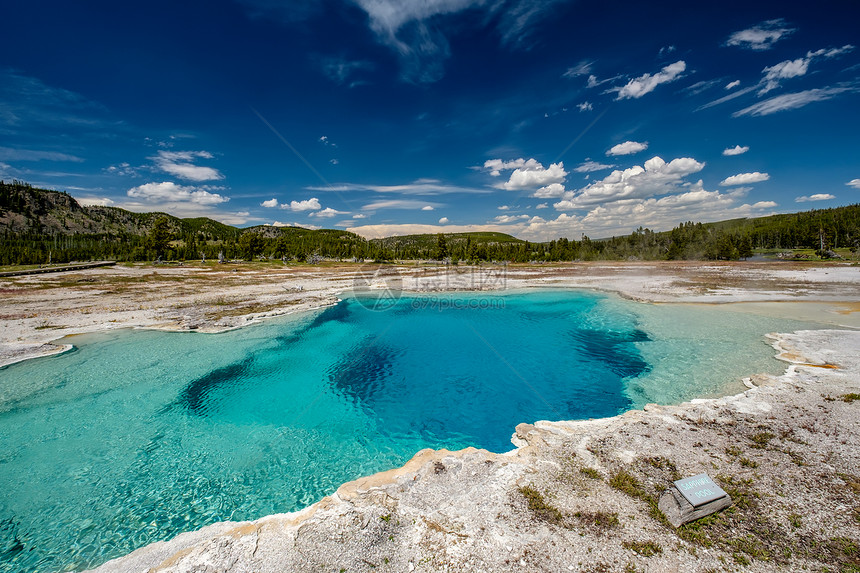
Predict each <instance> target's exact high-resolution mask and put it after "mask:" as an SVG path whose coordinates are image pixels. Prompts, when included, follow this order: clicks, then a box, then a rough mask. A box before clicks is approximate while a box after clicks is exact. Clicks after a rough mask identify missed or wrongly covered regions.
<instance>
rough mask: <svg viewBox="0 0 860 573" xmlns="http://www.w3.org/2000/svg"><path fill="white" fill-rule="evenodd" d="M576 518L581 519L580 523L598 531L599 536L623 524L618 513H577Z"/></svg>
mask: <svg viewBox="0 0 860 573" xmlns="http://www.w3.org/2000/svg"><path fill="white" fill-rule="evenodd" d="M574 517H576V518H577V519H579V521H580V523H582V524H583V525H587V526H589V527H591V528H593V529H595V530H596V531H597V533H598V534H600V533H603V532H605V531H608V530H610V529H614V528H616V527H618V526H619V525H620V524H621V522H620V521H619V520H618V514H617V513H609V512H608V511H596V512H593V513H592V512H585V511H583V512H577V513H575V514H574Z"/></svg>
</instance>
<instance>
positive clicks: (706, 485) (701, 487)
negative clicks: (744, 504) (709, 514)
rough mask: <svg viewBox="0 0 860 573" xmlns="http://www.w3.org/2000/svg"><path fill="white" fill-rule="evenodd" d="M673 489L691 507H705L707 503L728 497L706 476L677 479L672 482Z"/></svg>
mask: <svg viewBox="0 0 860 573" xmlns="http://www.w3.org/2000/svg"><path fill="white" fill-rule="evenodd" d="M674 483H675V487H676V488H678V491H680V492H681V495H683V496H684V498H685V499H686V500H687V501H689V502H690V504H691V505H692V506H693V507H699V506H700V505H705V504H706V503H708V502H711V501H714V500H715V499H720V498H721V497H725V496H726V495H728V494H727V493H726V492H724V491H723V490H722V488H720V486H718V485H717V484H715V483H714V480H712V479H711V478H710V477H709V476H708V474H699V475H697V476H693V477H689V478H684V479H679V480H678V481H676V482H674Z"/></svg>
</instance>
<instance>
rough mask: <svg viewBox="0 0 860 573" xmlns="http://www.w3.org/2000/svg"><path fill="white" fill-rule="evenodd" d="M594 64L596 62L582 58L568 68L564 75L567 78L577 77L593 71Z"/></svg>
mask: <svg viewBox="0 0 860 573" xmlns="http://www.w3.org/2000/svg"><path fill="white" fill-rule="evenodd" d="M593 65H594V62H589V61H588V60H582V61H581V62H579V63H578V64H576V65H575V66H573V67H572V68H567V71H566V72H564V73H563V74H562V77H565V78H575V77H577V76H584V75H586V74H590V73H591V66H593Z"/></svg>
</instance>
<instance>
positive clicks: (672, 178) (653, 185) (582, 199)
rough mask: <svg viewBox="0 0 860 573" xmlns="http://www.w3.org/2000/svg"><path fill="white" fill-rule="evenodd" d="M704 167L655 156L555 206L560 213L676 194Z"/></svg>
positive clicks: (573, 193)
mask: <svg viewBox="0 0 860 573" xmlns="http://www.w3.org/2000/svg"><path fill="white" fill-rule="evenodd" d="M704 167H705V164H704V163H703V162H699V161H696V160H695V159H693V158H691V157H679V158H677V159H673V160H672V161H670V162H669V163H666V162H665V161H664V160H663V159H662V158H661V157H659V156H655V157H652V158H651V159H649V160H648V161H646V162H645V163H644V164H643V165H642V166H639V165H634V166H633V167H631V168H629V169H624V170H615V171H613V172H612V173H611V174H609V175H608V176H607V177H605V178H604V179H602V180H600V181H595V182H594V183H591V184H590V185H587V186H586V187H583V188H582V189H579V190H577V191H567V192H565V194H564V195H563V196H562V200H561V201H559V202H557V203H555V204H554V205H553V206H554V207H555V208H556V209H557V210H559V211H571V210H575V209H581V208H583V207H584V206H587V205H594V204H598V203H609V202H613V201H620V200H623V199H632V198H643V197H650V196H653V195H665V194H668V193H674V192H677V190H678V186H679V185H680V184H681V183H682V182H683V179H684V177H686V176H688V175H691V174H693V173H697V172H699V171H701V170H702V169H704Z"/></svg>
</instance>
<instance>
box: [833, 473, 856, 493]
mask: <svg viewBox="0 0 860 573" xmlns="http://www.w3.org/2000/svg"><path fill="white" fill-rule="evenodd" d="M836 475H838V476H839V479H841V480H842V481H844V482H845V485H847V486H848V487H849V488H850V489H851V491H853V492H854V494H855V495H860V477H857V476H855V475H851V474H843V473H839V474H836Z"/></svg>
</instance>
